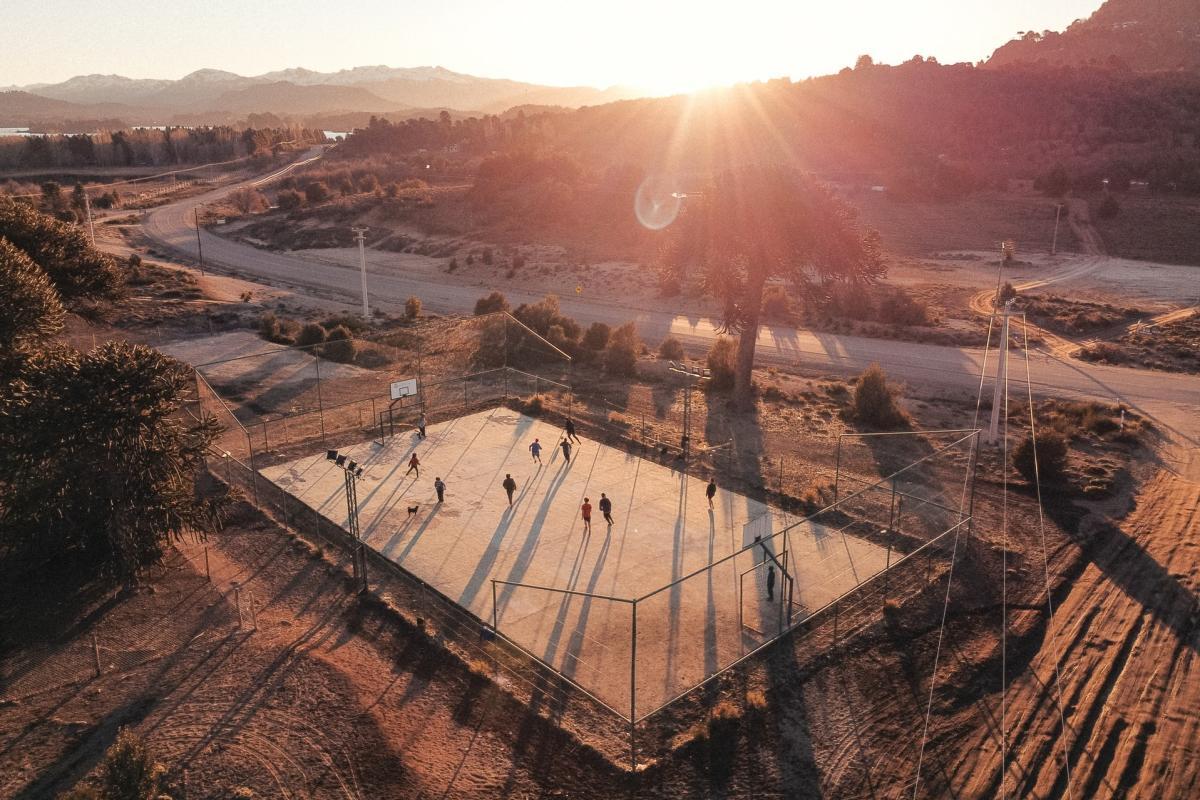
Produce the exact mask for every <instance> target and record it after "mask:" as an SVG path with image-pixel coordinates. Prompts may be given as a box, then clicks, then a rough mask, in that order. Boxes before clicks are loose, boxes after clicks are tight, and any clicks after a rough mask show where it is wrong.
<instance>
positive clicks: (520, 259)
mask: <svg viewBox="0 0 1200 800" xmlns="http://www.w3.org/2000/svg"><path fill="white" fill-rule="evenodd" d="M524 266H525V256H523V255H521V254H520V253H517V254H516V255H515V256H513V259H512V268H513V269H521V268H522V267H524Z"/></svg>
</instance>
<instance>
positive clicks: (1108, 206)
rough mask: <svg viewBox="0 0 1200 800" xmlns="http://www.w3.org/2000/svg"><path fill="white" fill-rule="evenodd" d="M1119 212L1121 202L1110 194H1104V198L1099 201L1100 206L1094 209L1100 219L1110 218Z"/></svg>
mask: <svg viewBox="0 0 1200 800" xmlns="http://www.w3.org/2000/svg"><path fill="white" fill-rule="evenodd" d="M1120 213H1121V204H1120V203H1118V202H1117V198H1115V197H1113V196H1112V195H1111V194H1106V195H1104V199H1103V200H1101V201H1100V206H1099V207H1098V208H1097V209H1096V216H1098V217H1100V219H1112V218H1113V217H1115V216H1117V214H1120Z"/></svg>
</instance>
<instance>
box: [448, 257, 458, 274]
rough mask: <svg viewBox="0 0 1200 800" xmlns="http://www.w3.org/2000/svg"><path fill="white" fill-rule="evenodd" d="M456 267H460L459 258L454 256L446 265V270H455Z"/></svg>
mask: <svg viewBox="0 0 1200 800" xmlns="http://www.w3.org/2000/svg"><path fill="white" fill-rule="evenodd" d="M456 269H458V259H457V258H453V257H452V258H451V259H450V263H449V264H447V265H446V272H454V270H456Z"/></svg>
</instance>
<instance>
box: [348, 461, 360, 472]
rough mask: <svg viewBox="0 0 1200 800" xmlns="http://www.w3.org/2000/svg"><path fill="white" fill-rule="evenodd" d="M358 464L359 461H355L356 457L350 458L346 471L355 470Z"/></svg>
mask: <svg viewBox="0 0 1200 800" xmlns="http://www.w3.org/2000/svg"><path fill="white" fill-rule="evenodd" d="M357 466H358V462H357V461H355V460H354V459H350V460H349V461H347V462H346V471H347V472H354V468H355V467H357Z"/></svg>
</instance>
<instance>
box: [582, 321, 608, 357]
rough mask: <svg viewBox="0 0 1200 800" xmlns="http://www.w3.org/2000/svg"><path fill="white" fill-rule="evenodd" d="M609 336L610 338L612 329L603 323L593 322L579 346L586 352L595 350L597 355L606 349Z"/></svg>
mask: <svg viewBox="0 0 1200 800" xmlns="http://www.w3.org/2000/svg"><path fill="white" fill-rule="evenodd" d="M610 336H612V328H610V327H608V326H607V325H605V324H604V323H603V322H593V323H592V324H591V325H589V326H588V329H587V333H585V334H583V341H582V342H581V344H583V346H584V347H586V348H587V349H588V350H595V351H596V352H597V353H598V352H600V351H601V350H603V349H604V348H606V347H608V339H609V337H610Z"/></svg>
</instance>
